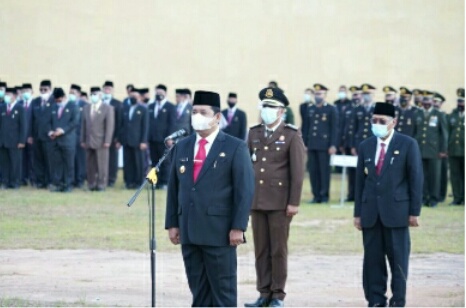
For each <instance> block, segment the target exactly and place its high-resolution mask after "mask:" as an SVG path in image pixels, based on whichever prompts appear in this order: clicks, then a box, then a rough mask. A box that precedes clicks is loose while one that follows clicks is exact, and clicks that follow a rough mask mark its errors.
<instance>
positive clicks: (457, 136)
mask: <svg viewBox="0 0 466 308" xmlns="http://www.w3.org/2000/svg"><path fill="white" fill-rule="evenodd" d="M457 94H458V108H456V109H454V110H453V111H452V113H451V114H450V115H449V116H448V132H449V138H448V160H449V163H450V178H451V188H452V190H453V202H452V203H451V204H452V205H460V204H464V89H458V91H457Z"/></svg>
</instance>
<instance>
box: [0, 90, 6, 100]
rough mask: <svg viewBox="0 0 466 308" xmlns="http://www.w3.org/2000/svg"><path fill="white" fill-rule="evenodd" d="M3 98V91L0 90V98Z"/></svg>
mask: <svg viewBox="0 0 466 308" xmlns="http://www.w3.org/2000/svg"><path fill="white" fill-rule="evenodd" d="M4 96H5V90H0V98H2V97H4Z"/></svg>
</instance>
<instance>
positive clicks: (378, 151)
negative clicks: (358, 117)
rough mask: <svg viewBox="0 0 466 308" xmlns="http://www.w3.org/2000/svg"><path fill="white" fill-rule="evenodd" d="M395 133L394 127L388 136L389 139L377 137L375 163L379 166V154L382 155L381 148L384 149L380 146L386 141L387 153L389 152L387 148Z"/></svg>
mask: <svg viewBox="0 0 466 308" xmlns="http://www.w3.org/2000/svg"><path fill="white" fill-rule="evenodd" d="M394 133H395V129H392V132H391V133H390V135H389V136H388V138H387V139H385V140H382V139H380V138H377V150H376V151H375V162H374V163H375V165H376V166H377V163H378V161H379V156H380V150H381V149H382V147H381V146H380V144H381V143H385V155H386V154H387V150H388V145H389V144H390V141H392V138H393V134H394Z"/></svg>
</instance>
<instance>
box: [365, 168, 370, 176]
mask: <svg viewBox="0 0 466 308" xmlns="http://www.w3.org/2000/svg"><path fill="white" fill-rule="evenodd" d="M364 174H365V175H368V174H369V170H368V169H367V167H366V168H364Z"/></svg>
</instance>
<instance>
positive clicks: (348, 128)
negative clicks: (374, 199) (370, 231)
mask: <svg viewBox="0 0 466 308" xmlns="http://www.w3.org/2000/svg"><path fill="white" fill-rule="evenodd" d="M349 90H350V92H351V93H352V94H351V105H349V106H347V108H346V109H345V111H344V112H343V113H342V114H340V115H339V116H340V118H341V119H342V120H341V123H342V124H341V130H340V132H339V134H338V135H339V136H340V142H339V143H340V145H339V146H340V152H341V153H342V154H343V155H352V153H351V144H352V141H353V128H354V124H353V111H354V109H355V108H356V107H357V106H359V104H360V103H361V100H362V91H361V88H360V87H358V86H351V87H350V88H349ZM355 170H356V168H348V195H347V198H346V200H345V201H346V202H352V201H354V181H355V176H356V173H355Z"/></svg>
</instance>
